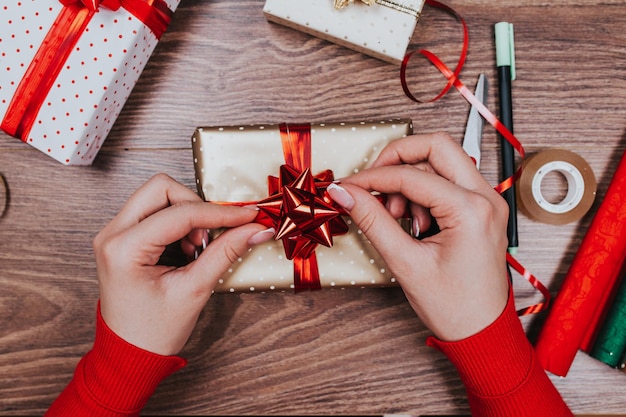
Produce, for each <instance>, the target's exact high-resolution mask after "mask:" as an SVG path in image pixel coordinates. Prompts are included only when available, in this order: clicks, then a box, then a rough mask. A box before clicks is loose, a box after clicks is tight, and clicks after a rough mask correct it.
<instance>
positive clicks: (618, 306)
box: [590, 273, 626, 367]
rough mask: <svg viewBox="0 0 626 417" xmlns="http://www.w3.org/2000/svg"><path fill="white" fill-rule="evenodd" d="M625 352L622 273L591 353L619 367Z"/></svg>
mask: <svg viewBox="0 0 626 417" xmlns="http://www.w3.org/2000/svg"><path fill="white" fill-rule="evenodd" d="M624 354H626V279H624V274H623V273H622V283H621V284H620V286H619V288H618V290H617V293H616V294H615V299H614V300H613V303H612V304H611V307H610V308H609V310H608V312H607V315H606V318H605V320H604V323H603V324H602V327H601V328H600V332H599V333H598V337H597V338H596V341H595V343H594V345H593V349H592V350H591V352H590V355H591V356H592V357H594V358H596V359H598V360H600V361H602V362H604V363H606V364H607V365H609V366H612V367H618V366H619V365H620V362H621V360H622V357H623V356H624Z"/></svg>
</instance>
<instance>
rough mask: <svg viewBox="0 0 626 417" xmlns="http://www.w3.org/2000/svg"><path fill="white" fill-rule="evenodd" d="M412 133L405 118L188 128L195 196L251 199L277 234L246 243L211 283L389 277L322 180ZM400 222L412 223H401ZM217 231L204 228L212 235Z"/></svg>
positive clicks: (256, 285)
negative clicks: (252, 244) (250, 245)
mask: <svg viewBox="0 0 626 417" xmlns="http://www.w3.org/2000/svg"><path fill="white" fill-rule="evenodd" d="M411 133H412V124H411V121H410V120H387V121H380V122H356V123H319V124H304V125H292V124H289V125H287V124H282V125H250V126H229V127H201V128H197V129H196V131H195V132H194V135H193V137H192V148H193V155H194V167H195V173H196V184H197V188H198V192H199V194H200V195H201V196H202V198H203V199H204V200H207V201H213V202H219V203H220V204H233V205H245V204H251V203H253V204H258V206H259V208H260V214H259V216H257V221H259V222H260V223H263V224H265V225H267V226H268V227H270V226H271V227H274V228H275V229H276V231H277V232H276V240H273V241H270V242H268V243H265V244H262V245H258V246H255V247H254V248H252V249H251V250H250V251H249V252H248V253H247V254H246V255H245V256H244V257H243V258H241V259H239V261H238V262H235V264H234V265H233V266H232V268H230V269H229V270H228V271H227V272H226V273H225V275H224V276H223V277H221V279H220V280H219V283H218V285H217V287H216V289H215V291H216V292H248V291H261V292H267V291H293V290H295V291H300V290H307V289H319V288H321V287H328V288H332V287H335V288H345V287H355V286H356V287H369V286H373V287H384V286H395V285H397V283H396V280H395V278H394V277H393V275H392V274H391V272H390V271H389V269H388V268H387V266H386V265H385V263H384V261H383V260H382V258H381V257H380V255H379V254H378V253H377V252H376V250H375V249H374V248H373V246H372V245H371V243H370V242H369V241H368V240H367V238H366V237H365V235H364V234H363V233H362V232H361V231H360V230H358V228H357V227H356V225H355V224H354V223H352V222H351V221H350V219H349V217H347V216H343V215H342V214H345V213H341V210H340V209H337V206H336V205H335V206H333V204H334V202H332V200H331V199H330V198H328V196H327V194H326V191H325V188H326V187H327V186H328V184H329V183H330V182H332V181H333V180H334V179H336V178H341V177H345V176H348V175H350V174H353V173H355V172H358V171H359V170H362V169H364V168H367V167H368V166H369V165H370V164H371V163H372V162H373V161H374V160H375V159H376V157H377V156H378V154H379V153H380V151H381V150H382V149H383V148H384V147H385V146H386V145H387V144H388V143H389V142H390V141H392V140H395V139H399V138H401V137H405V136H407V135H410V134H411ZM277 174H279V176H278V177H276V176H275V175H277ZM294 202H295V203H294ZM303 207H304V208H305V209H304V210H303ZM290 211H291V213H295V215H293V216H292V215H291V214H289V212H290ZM335 211H337V213H335ZM320 219H321V220H320ZM326 220H328V221H326ZM401 223H404V224H403V226H404V227H405V230H407V231H410V230H411V228H410V224H408V223H409V222H408V221H405V222H402V221H401ZM298 230H299V231H300V232H301V233H300V234H298V233H296V232H294V231H298ZM219 233H220V231H219V230H217V231H211V237H212V238H214V237H215V236H216V235H218V234H219ZM307 239H308V240H307ZM311 243H312V244H311ZM328 243H330V244H328ZM303 271H304V272H303Z"/></svg>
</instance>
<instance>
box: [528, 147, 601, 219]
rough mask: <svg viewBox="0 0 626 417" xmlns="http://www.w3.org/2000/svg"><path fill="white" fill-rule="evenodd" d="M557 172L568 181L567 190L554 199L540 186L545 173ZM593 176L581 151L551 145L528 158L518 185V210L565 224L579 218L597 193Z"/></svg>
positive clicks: (529, 215)
mask: <svg viewBox="0 0 626 417" xmlns="http://www.w3.org/2000/svg"><path fill="white" fill-rule="evenodd" d="M552 172H557V173H559V174H561V175H563V177H564V178H565V180H566V181H567V194H566V195H565V198H563V199H562V200H561V201H559V202H557V203H551V202H549V201H548V200H546V198H545V197H544V194H543V193H542V190H541V187H542V182H543V180H544V178H545V177H546V175H548V174H549V173H552ZM596 188H597V184H596V178H595V176H594V175H593V171H592V170H591V167H590V166H589V164H588V163H587V161H585V160H584V159H583V158H582V157H581V156H580V155H578V154H576V153H574V152H571V151H566V150H563V149H550V150H547V151H543V152H539V153H537V154H535V155H532V156H530V157H529V158H527V159H526V160H525V161H524V163H523V168H522V175H521V176H520V178H519V181H518V186H517V187H516V189H517V203H518V205H519V207H520V210H521V211H522V212H523V213H524V214H526V215H527V216H528V217H529V218H531V219H532V220H535V221H538V222H542V223H548V224H566V223H571V222H574V221H577V220H580V219H581V218H582V217H583V216H584V215H585V214H586V213H587V212H588V211H589V209H590V208H591V206H592V204H593V201H594V200H595V197H596Z"/></svg>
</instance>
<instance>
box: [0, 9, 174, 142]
mask: <svg viewBox="0 0 626 417" xmlns="http://www.w3.org/2000/svg"><path fill="white" fill-rule="evenodd" d="M59 1H60V3H61V4H63V8H62V9H61V12H60V13H59V15H58V16H57V18H56V20H55V21H54V23H53V24H52V26H51V27H50V30H49V31H48V33H47V34H46V37H45V38H44V40H43V42H42V43H41V45H40V47H39V49H38V50H37V53H36V54H35V57H34V58H33V60H32V62H31V63H30V65H29V67H28V69H27V70H26V73H25V74H24V77H22V80H21V81H20V84H19V85H18V87H17V90H16V91H15V94H14V95H13V99H12V100H11V103H10V104H9V107H8V109H7V111H6V114H5V116H4V119H3V120H2V124H1V125H0V128H1V129H2V130H4V131H5V132H7V133H8V134H9V135H11V136H14V137H17V138H20V139H22V141H24V142H26V141H27V140H28V135H29V133H30V130H31V128H32V126H33V124H34V122H35V118H36V117H37V114H38V113H39V109H40V108H41V105H42V104H43V102H44V100H45V98H46V96H47V95H48V92H49V91H50V88H52V85H53V83H54V81H55V80H56V78H57V76H58V75H59V73H60V72H61V69H62V68H63V65H64V64H65V62H66V61H67V59H68V57H69V56H70V54H71V53H72V51H73V50H74V47H75V45H76V43H77V42H78V40H79V39H80V37H81V36H82V34H83V32H84V31H85V28H86V27H87V25H88V24H89V22H90V21H91V18H92V17H93V16H94V15H95V14H96V13H97V12H98V9H99V7H100V6H103V7H106V8H108V9H111V10H113V11H116V10H118V9H119V8H120V7H122V8H124V9H126V10H127V11H128V12H129V13H131V14H132V15H133V16H135V17H136V18H137V19H139V20H140V21H141V22H143V23H144V24H145V25H146V26H147V27H148V28H149V29H150V30H151V31H152V32H153V33H154V35H155V36H156V38H157V39H160V37H161V35H162V34H163V33H164V32H165V30H166V28H167V26H168V25H169V22H170V20H171V17H172V15H173V12H172V11H171V10H170V9H169V7H168V6H167V4H166V3H165V1H164V0H148V1H143V0H59Z"/></svg>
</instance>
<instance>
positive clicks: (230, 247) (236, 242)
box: [188, 223, 274, 293]
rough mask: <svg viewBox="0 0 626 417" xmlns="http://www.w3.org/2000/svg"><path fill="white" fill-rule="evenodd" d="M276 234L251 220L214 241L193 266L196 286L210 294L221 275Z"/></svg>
mask: <svg viewBox="0 0 626 417" xmlns="http://www.w3.org/2000/svg"><path fill="white" fill-rule="evenodd" d="M273 237H274V229H271V228H270V229H267V228H265V226H263V225H261V224H258V223H250V224H246V225H243V226H239V227H235V228H232V229H229V230H227V231H225V232H224V233H222V234H221V235H219V236H218V237H217V238H216V239H215V240H214V241H212V242H211V243H210V244H209V245H208V246H207V248H206V249H205V250H204V251H203V252H202V253H201V254H200V256H199V257H198V259H196V260H195V261H194V262H192V263H191V264H190V265H189V267H190V269H189V271H188V272H189V274H190V275H191V276H192V279H191V281H192V282H193V284H192V285H193V286H194V287H195V288H196V289H202V290H206V291H208V292H209V293H210V291H212V290H213V289H214V288H215V285H216V284H217V281H218V280H219V278H220V277H221V276H222V275H223V274H224V273H225V272H226V270H227V269H228V268H230V266H231V265H232V264H233V263H235V262H237V260H238V259H239V258H241V257H242V256H243V255H244V254H246V252H248V249H250V247H252V246H253V245H257V244H260V243H263V242H266V241H268V240H270V239H271V238H273Z"/></svg>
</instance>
